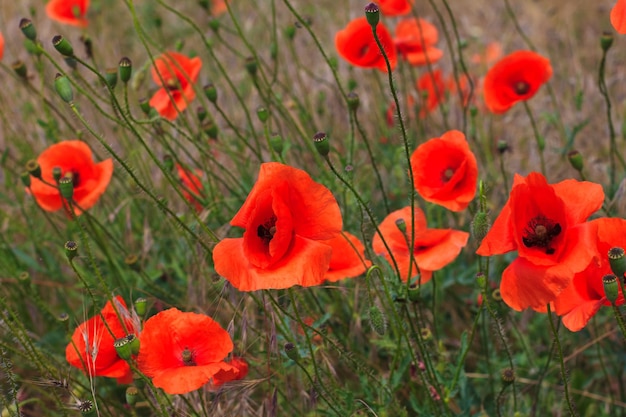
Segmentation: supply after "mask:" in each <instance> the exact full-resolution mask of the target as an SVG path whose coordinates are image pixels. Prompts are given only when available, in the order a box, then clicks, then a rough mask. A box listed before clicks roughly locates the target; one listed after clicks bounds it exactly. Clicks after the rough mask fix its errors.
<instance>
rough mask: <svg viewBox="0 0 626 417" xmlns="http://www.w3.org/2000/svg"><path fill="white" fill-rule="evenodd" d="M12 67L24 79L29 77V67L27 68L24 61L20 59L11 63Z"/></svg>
mask: <svg viewBox="0 0 626 417" xmlns="http://www.w3.org/2000/svg"><path fill="white" fill-rule="evenodd" d="M11 68H12V69H13V71H15V73H16V74H17V76H18V77H20V78H22V79H26V78H28V68H26V64H25V63H24V61H21V60H19V59H18V60H17V61H15V62H14V63H12V64H11Z"/></svg>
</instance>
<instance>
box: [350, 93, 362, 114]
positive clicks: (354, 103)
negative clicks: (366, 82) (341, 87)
mask: <svg viewBox="0 0 626 417" xmlns="http://www.w3.org/2000/svg"><path fill="white" fill-rule="evenodd" d="M359 104H360V100H359V95H358V94H357V93H355V92H354V91H350V92H349V93H348V108H349V109H350V111H353V112H354V111H357V109H358V108H359Z"/></svg>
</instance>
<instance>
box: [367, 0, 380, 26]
mask: <svg viewBox="0 0 626 417" xmlns="http://www.w3.org/2000/svg"><path fill="white" fill-rule="evenodd" d="M365 17H366V18H367V23H369V24H370V26H371V27H372V28H373V29H375V28H376V25H378V22H379V21H380V8H379V7H378V5H377V4H376V3H370V4H368V5H367V6H365Z"/></svg>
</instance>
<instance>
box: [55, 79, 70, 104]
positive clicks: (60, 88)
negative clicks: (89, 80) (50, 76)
mask: <svg viewBox="0 0 626 417" xmlns="http://www.w3.org/2000/svg"><path fill="white" fill-rule="evenodd" d="M54 89H55V90H56V91H57V94H58V95H59V97H61V99H63V101H65V102H66V103H72V102H73V101H74V92H73V91H72V84H71V83H70V80H69V78H67V76H65V75H61V74H59V73H57V75H56V76H55V77H54Z"/></svg>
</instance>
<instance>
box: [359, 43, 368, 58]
mask: <svg viewBox="0 0 626 417" xmlns="http://www.w3.org/2000/svg"><path fill="white" fill-rule="evenodd" d="M369 50H370V46H369V45H363V47H362V48H361V50H360V51H359V56H365V55H367V53H368V52H369Z"/></svg>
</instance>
